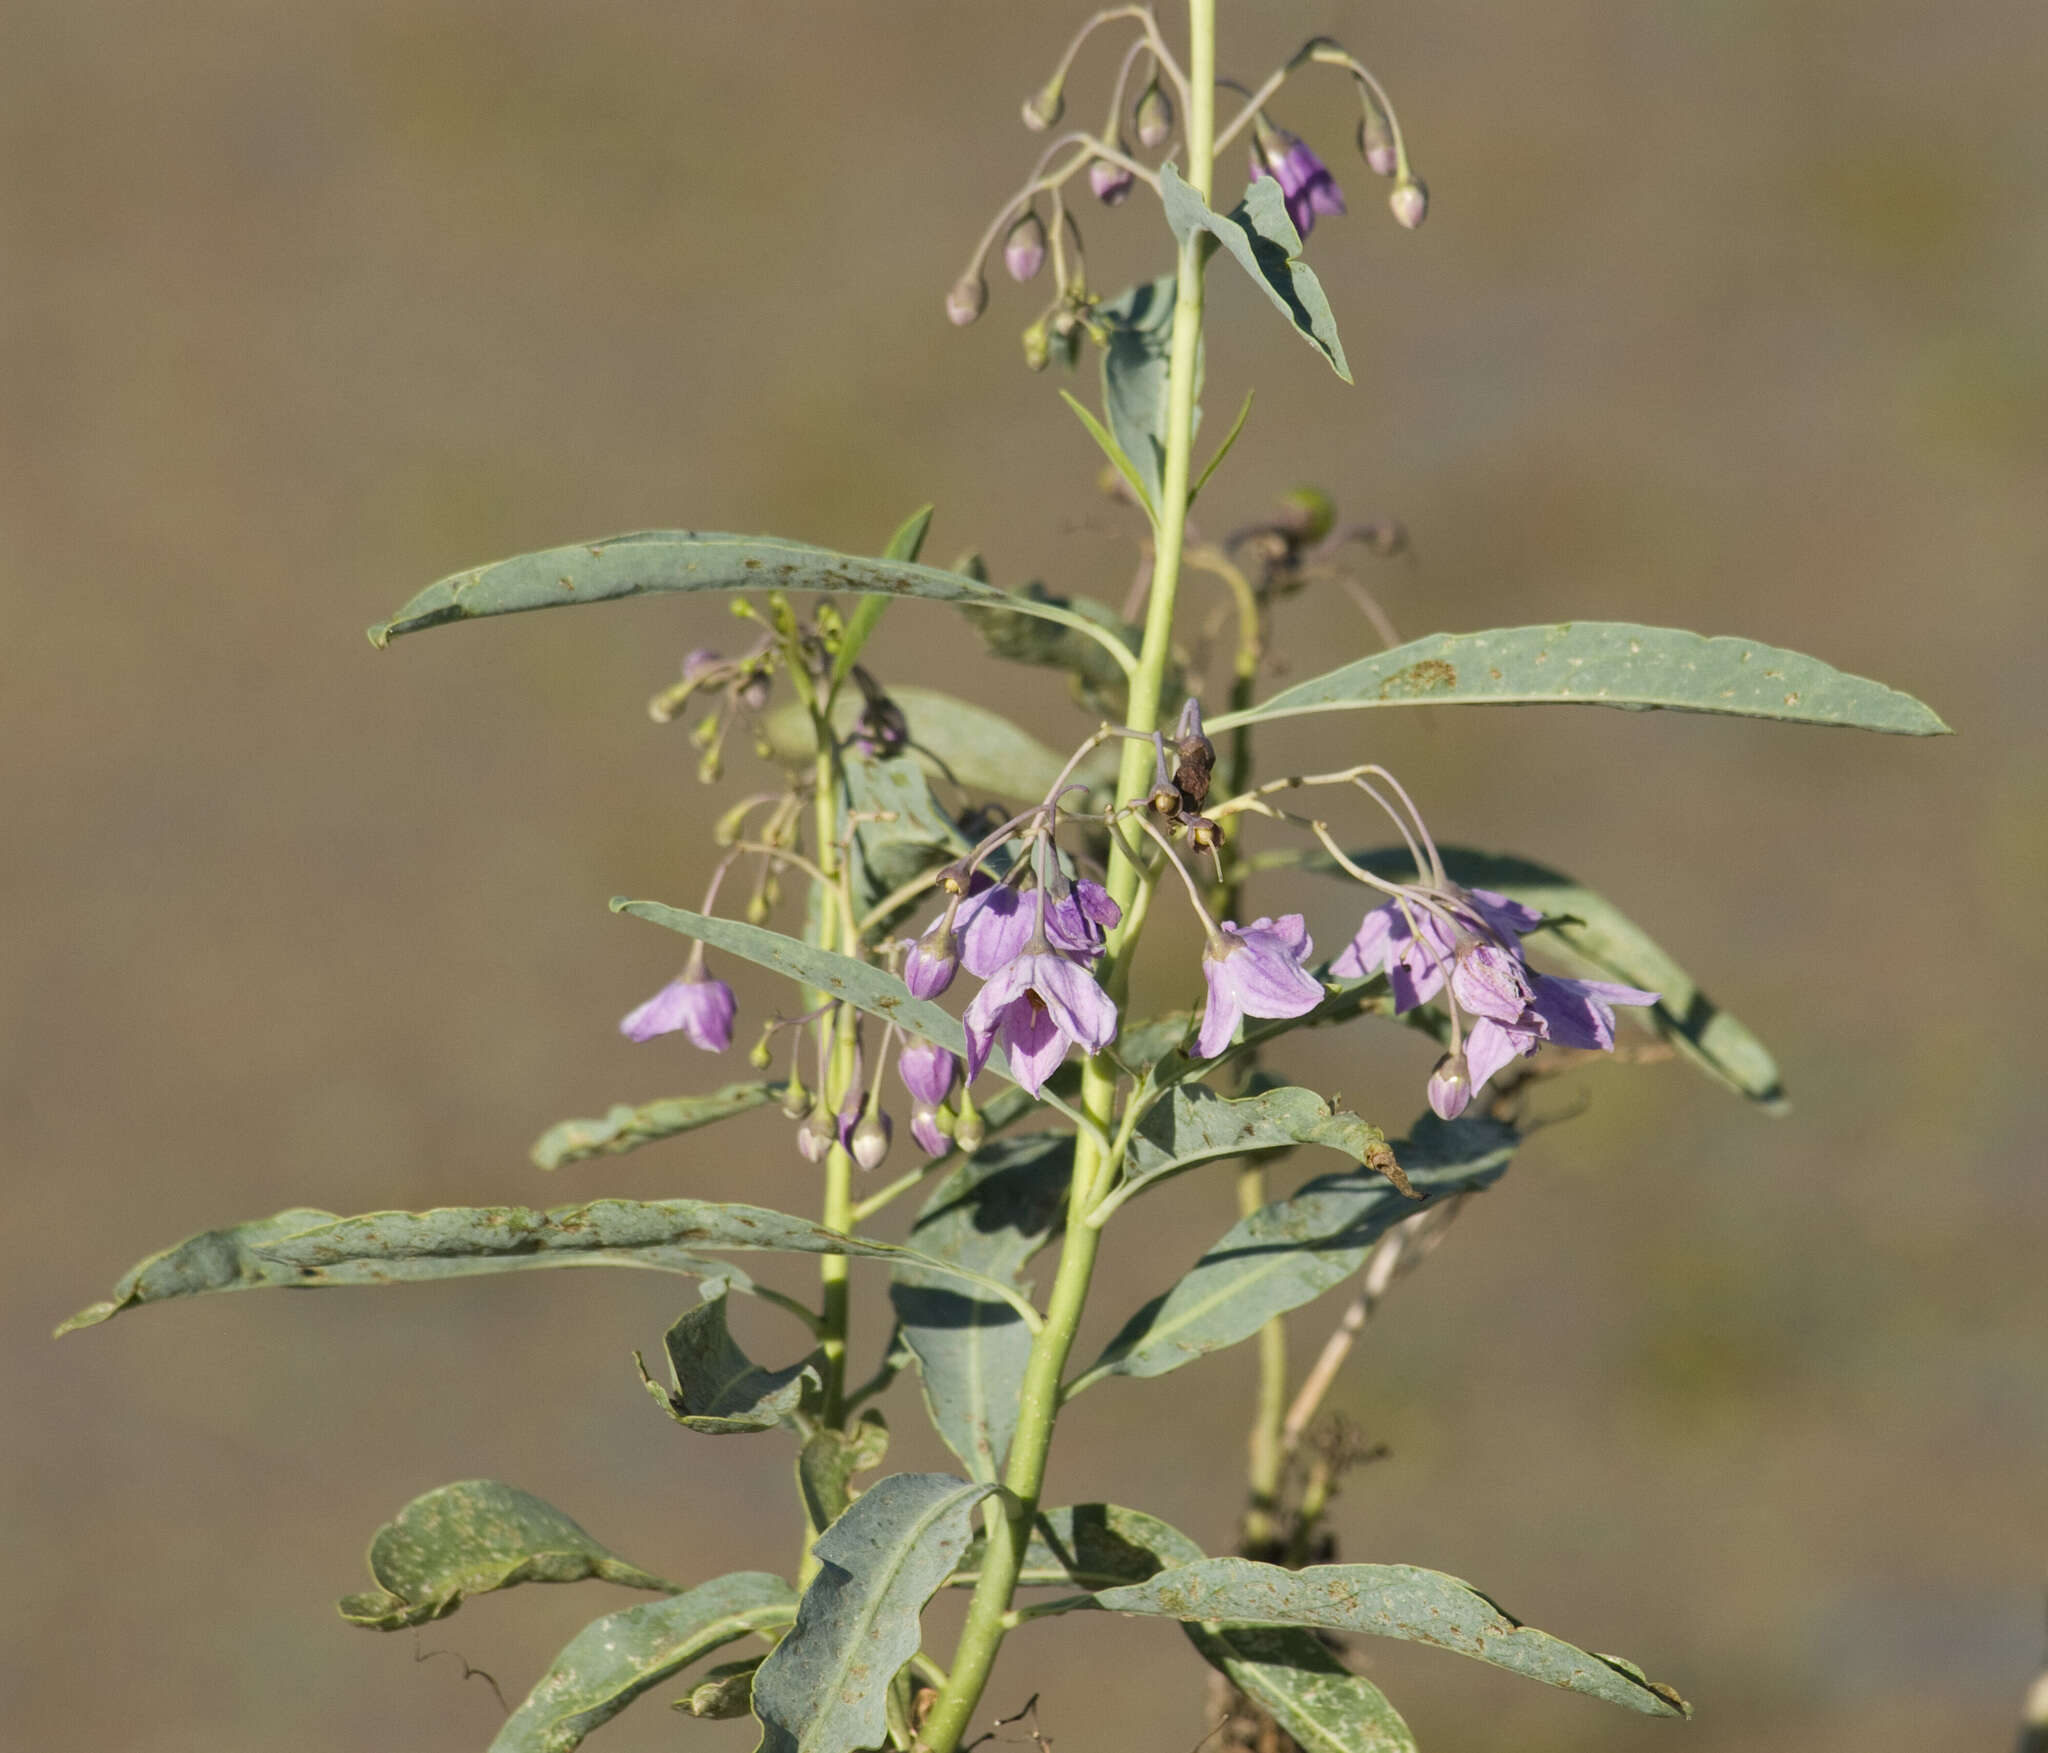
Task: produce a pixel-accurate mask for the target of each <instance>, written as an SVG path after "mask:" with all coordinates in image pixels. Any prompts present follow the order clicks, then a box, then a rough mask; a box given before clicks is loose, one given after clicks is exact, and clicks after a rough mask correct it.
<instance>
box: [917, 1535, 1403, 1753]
mask: <svg viewBox="0 0 2048 1753" xmlns="http://www.w3.org/2000/svg"><path fill="white" fill-rule="evenodd" d="M985 1546H986V1542H985V1540H984V1539H983V1538H982V1537H979V1536H977V1538H976V1540H975V1542H974V1544H973V1545H972V1546H970V1547H969V1549H968V1551H967V1552H966V1554H965V1555H964V1556H963V1557H962V1559H961V1561H960V1564H959V1566H958V1567H957V1568H956V1569H955V1570H954V1572H953V1575H952V1576H951V1577H950V1578H949V1579H948V1581H949V1582H950V1583H951V1584H952V1585H953V1586H955V1587H962V1588H971V1587H972V1586H973V1585H974V1584H975V1583H976V1582H978V1581H979V1580H980V1567H981V1560H982V1553H983V1551H984V1550H985ZM1201 1557H1202V1549H1201V1548H1200V1547H1199V1546H1197V1545H1196V1544H1195V1543H1194V1541H1192V1540H1190V1539H1189V1538H1188V1537H1187V1535H1185V1534H1183V1533H1182V1532H1181V1531H1180V1530H1179V1529H1178V1528H1175V1527H1173V1526H1171V1525H1170V1524H1168V1523H1166V1522H1162V1521H1161V1520H1160V1519H1159V1518H1158V1517H1157V1516H1148V1515H1146V1514H1145V1513H1144V1512H1143V1511H1140V1510H1127V1509H1122V1508H1120V1507H1118V1506H1117V1505H1115V1504H1103V1503H1084V1504H1076V1505H1074V1506H1073V1507H1072V1508H1070V1509H1057V1510H1046V1511H1043V1512H1041V1514H1040V1515H1039V1517H1038V1519H1037V1520H1036V1521H1035V1522H1034V1523H1033V1524H1032V1530H1031V1540H1030V1543H1029V1545H1028V1546H1027V1547H1026V1548H1025V1553H1024V1564H1023V1569H1022V1570H1021V1572H1020V1573H1019V1576H1018V1582H1019V1584H1020V1585H1023V1586H1027V1587H1042V1588H1075V1589H1084V1590H1091V1591H1092V1590H1095V1589H1111V1588H1116V1587H1118V1586H1120V1585H1122V1584H1126V1583H1142V1582H1144V1581H1146V1580H1147V1579H1148V1578H1150V1577H1154V1576H1157V1575H1158V1574H1159V1573H1160V1572H1161V1571H1162V1570H1165V1569H1166V1568H1167V1567H1168V1566H1170V1565H1188V1564H1194V1563H1197V1562H1199V1561H1200V1559H1201ZM1181 1629H1182V1630H1183V1631H1185V1632H1186V1633H1187V1636H1188V1641H1189V1642H1191V1643H1192V1644H1193V1645H1194V1646H1195V1648H1196V1649H1197V1650H1198V1651H1199V1652H1200V1653H1201V1655H1202V1658H1203V1660H1205V1661H1207V1662H1208V1663H1209V1664H1210V1665H1211V1666H1212V1667H1215V1668H1217V1669H1219V1670H1220V1671H1221V1672H1222V1673H1223V1674H1224V1675H1226V1676H1227V1677H1228V1678H1229V1679H1230V1681H1231V1683H1232V1684H1233V1685H1235V1686H1236V1687H1237V1688H1238V1690H1239V1691H1241V1692H1242V1693H1244V1694H1245V1696H1246V1697H1248V1698H1251V1699H1253V1700H1255V1701H1256V1702H1257V1703H1258V1704H1259V1705H1260V1706H1261V1707H1262V1708H1263V1709H1264V1710H1265V1711H1266V1712H1267V1714H1268V1715H1270V1716H1271V1717H1272V1718H1273V1719H1274V1720H1275V1721H1276V1722H1277V1723H1279V1725H1280V1726H1281V1727H1282V1728H1283V1729H1285V1730H1286V1731H1287V1733H1288V1734H1290V1735H1292V1736H1293V1737H1294V1739H1295V1740H1296V1741H1297V1742H1298V1743H1299V1744H1300V1746H1301V1748H1302V1749H1303V1753H1410V1750H1411V1749H1412V1748H1413V1747H1414V1741H1413V1739H1412V1738H1411V1737H1410V1736H1409V1735H1408V1728H1407V1725H1406V1724H1405V1723H1403V1722H1402V1721H1401V1717H1400V1713H1399V1712H1397V1711H1396V1710H1395V1709H1394V1707H1393V1706H1392V1705H1391V1704H1389V1703H1388V1702H1387V1700H1386V1698H1385V1696H1384V1695H1383V1694H1382V1693H1381V1692H1380V1690H1379V1688H1378V1687H1376V1686H1374V1685H1373V1684H1372V1683H1371V1682H1370V1681H1368V1680H1363V1679H1361V1678H1359V1676H1357V1675H1356V1674H1353V1673H1351V1672H1350V1671H1349V1670H1347V1669H1346V1668H1345V1667H1344V1665H1343V1664H1342V1663H1341V1662H1339V1661H1338V1660H1337V1658H1336V1657H1335V1656H1334V1655H1333V1654H1331V1652H1330V1650H1329V1649H1328V1648H1327V1647H1326V1646H1325V1645H1324V1643H1323V1642H1322V1640H1321V1639H1320V1638H1318V1637H1317V1636H1316V1635H1315V1633H1314V1632H1311V1631H1302V1630H1297V1629H1276V1628H1273V1627H1268V1626H1249V1625H1225V1624H1219V1623H1210V1624H1189V1625H1183V1626H1182V1627H1181Z"/></svg>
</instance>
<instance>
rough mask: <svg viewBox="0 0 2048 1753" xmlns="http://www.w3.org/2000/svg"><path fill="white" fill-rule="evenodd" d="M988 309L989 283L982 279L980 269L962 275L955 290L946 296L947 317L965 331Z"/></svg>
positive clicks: (956, 283) (955, 283)
mask: <svg viewBox="0 0 2048 1753" xmlns="http://www.w3.org/2000/svg"><path fill="white" fill-rule="evenodd" d="M987 307H988V282H987V281H986V280H984V279H983V278H982V277H981V271H980V270H979V269H978V268H977V269H972V270H970V271H969V272H967V273H965V274H962V275H961V276H960V278H959V279H958V280H956V281H954V282H953V290H952V291H951V292H949V293H947V294H946V315H947V317H948V319H949V320H951V321H952V322H953V323H954V324H956V325H957V326H958V327H960V328H963V329H964V328H966V326H967V325H968V324H969V323H971V322H973V321H974V319H975V318H976V317H978V316H980V315H981V313H982V312H983V311H984V310H985V309H987Z"/></svg>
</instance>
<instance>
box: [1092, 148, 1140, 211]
mask: <svg viewBox="0 0 2048 1753" xmlns="http://www.w3.org/2000/svg"><path fill="white" fill-rule="evenodd" d="M1136 181H1137V178H1135V177H1134V176H1132V175H1131V173H1130V172H1129V171H1128V170H1126V169H1125V168H1124V167H1123V166H1122V165H1120V164H1115V163H1112V162H1111V161H1110V160H1109V159H1107V158H1098V159H1095V160H1093V161H1092V162H1091V163H1090V164H1089V166H1088V186H1089V188H1091V189H1093V190H1094V191H1095V198H1096V200H1098V201H1100V202H1101V203H1102V204H1103V206H1105V207H1118V206H1121V205H1122V204H1123V203H1124V201H1125V200H1126V199H1127V198H1128V197H1129V195H1130V192H1131V185H1132V184H1133V183H1134V182H1136Z"/></svg>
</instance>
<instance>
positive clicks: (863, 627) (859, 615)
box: [832, 505, 932, 689]
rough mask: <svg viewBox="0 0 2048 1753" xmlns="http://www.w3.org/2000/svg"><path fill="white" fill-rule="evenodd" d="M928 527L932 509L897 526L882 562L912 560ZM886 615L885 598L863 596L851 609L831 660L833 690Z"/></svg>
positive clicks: (926, 508)
mask: <svg viewBox="0 0 2048 1753" xmlns="http://www.w3.org/2000/svg"><path fill="white" fill-rule="evenodd" d="M931 527H932V508H931V507H930V506H929V505H924V506H920V507H919V508H918V509H917V510H916V511H913V512H912V513H911V514H910V515H909V516H908V517H907V518H905V519H904V520H903V522H902V523H901V524H899V525H898V526H897V529H896V533H895V534H894V535H893V536H891V537H890V538H889V545H888V546H887V547H886V548H884V549H883V550H882V558H883V559H884V560H915V559H916V558H917V557H918V555H919V554H921V553H922V552H923V551H924V536H925V531H926V530H928V529H930V528H931ZM888 612H889V598H887V597H885V596H864V597H862V598H861V599H860V601H859V602H858V603H856V604H855V605H854V610H853V613H852V614H851V615H849V616H847V618H846V631H845V632H844V633H842V634H841V635H840V638H839V654H838V656H836V657H835V658H834V659H833V660H832V686H833V687H834V688H835V689H836V688H837V687H838V686H839V684H840V683H841V682H843V681H845V680H846V678H847V677H848V676H850V675H852V674H853V666H854V665H855V664H856V663H858V662H859V661H860V654H861V651H862V649H863V648H864V647H865V646H866V644H867V642H868V640H869V639H870V638H872V637H873V635H874V631H875V629H876V628H877V627H879V626H880V625H881V624H882V617H883V616H884V615H886V614H887V613H888Z"/></svg>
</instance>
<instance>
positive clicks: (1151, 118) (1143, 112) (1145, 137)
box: [1131, 77, 1173, 152]
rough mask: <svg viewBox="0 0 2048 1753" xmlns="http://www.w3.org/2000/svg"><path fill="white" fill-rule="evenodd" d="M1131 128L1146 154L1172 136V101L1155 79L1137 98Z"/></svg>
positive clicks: (1162, 144)
mask: <svg viewBox="0 0 2048 1753" xmlns="http://www.w3.org/2000/svg"><path fill="white" fill-rule="evenodd" d="M1131 122H1132V126H1133V127H1135V128H1136V129H1137V131H1138V144H1139V145H1140V146H1142V147H1144V148H1145V150H1146V151H1147V152H1151V151H1155V150H1156V149H1158V148H1159V147H1161V146H1164V145H1165V144H1166V142H1167V141H1168V140H1169V139H1170V138H1171V137H1172V135H1173V99H1172V98H1170V97H1168V96H1167V95H1166V93H1165V92H1164V91H1163V90H1161V89H1160V85H1159V81H1158V79H1157V78H1156V77H1155V78H1154V79H1153V81H1152V83H1151V84H1150V85H1148V86H1146V87H1145V89H1144V91H1143V92H1141V93H1140V94H1139V96H1138V107H1137V109H1136V110H1135V111H1134V112H1133V114H1132V117H1131Z"/></svg>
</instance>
